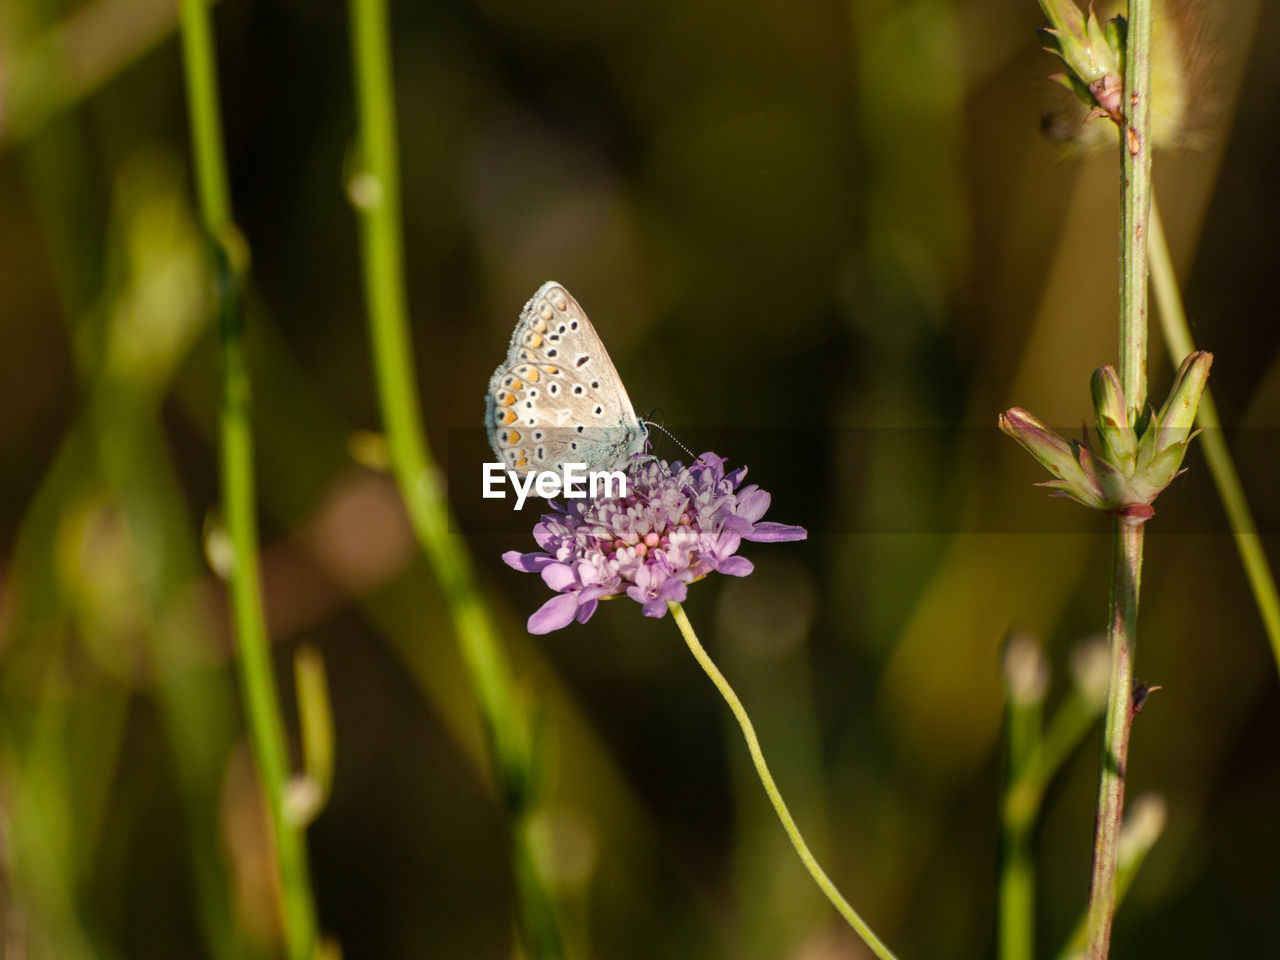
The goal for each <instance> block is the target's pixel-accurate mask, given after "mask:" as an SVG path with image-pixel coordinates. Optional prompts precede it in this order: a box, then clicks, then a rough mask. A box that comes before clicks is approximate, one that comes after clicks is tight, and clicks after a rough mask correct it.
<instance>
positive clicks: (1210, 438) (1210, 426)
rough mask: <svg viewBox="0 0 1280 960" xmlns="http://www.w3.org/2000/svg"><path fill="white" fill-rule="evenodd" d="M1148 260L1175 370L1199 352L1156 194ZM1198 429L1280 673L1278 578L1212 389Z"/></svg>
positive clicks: (1202, 403) (1204, 398) (1204, 400)
mask: <svg viewBox="0 0 1280 960" xmlns="http://www.w3.org/2000/svg"><path fill="white" fill-rule="evenodd" d="M1147 258H1148V260H1149V261H1150V264H1151V286H1152V289H1153V290H1154V292H1155V297H1156V306H1157V307H1158V308H1159V314H1160V324H1161V328H1162V330H1163V331H1164V339H1165V343H1166V344H1168V347H1169V358H1170V359H1171V360H1172V361H1173V365H1174V367H1177V366H1178V365H1179V364H1180V363H1182V358H1183V357H1185V356H1186V355H1187V354H1189V353H1190V352H1191V351H1192V350H1194V349H1195V344H1194V342H1193V341H1192V339H1191V331H1190V327H1189V326H1188V324H1187V314H1186V310H1185V309H1184V307H1183V303H1182V294H1181V293H1180V292H1179V290H1178V279H1177V276H1176V275H1175V274H1174V270H1173V257H1172V256H1171V255H1170V254H1169V244H1168V241H1167V240H1166V239H1165V233H1164V224H1163V223H1162V222H1161V219H1160V208H1159V206H1158V205H1157V204H1156V198H1155V194H1154V193H1152V195H1151V225H1150V230H1149V232H1148V246H1147ZM1196 423H1197V424H1198V425H1199V426H1200V427H1201V428H1202V429H1203V430H1204V433H1202V434H1201V435H1200V445H1201V449H1202V450H1203V451H1204V459H1205V462H1206V463H1207V464H1208V466H1209V474H1210V475H1211V476H1212V477H1213V484H1214V486H1215V487H1217V489H1218V499H1220V500H1221V501H1222V508H1223V510H1225V511H1226V514H1227V519H1228V521H1229V522H1230V523H1231V535H1232V536H1233V537H1234V538H1235V541H1236V549H1237V550H1238V551H1239V553H1240V560H1241V562H1242V563H1243V564H1244V572H1245V576H1246V577H1248V579H1249V587H1250V589H1251V590H1252V591H1253V600H1254V603H1255V604H1256V605H1257V607H1258V613H1259V614H1261V616H1262V624H1263V627H1264V628H1265V629H1266V631H1267V639H1268V640H1269V641H1270V643H1271V654H1272V657H1274V659H1275V661H1276V669H1277V670H1280V592H1278V591H1277V589H1276V580H1275V577H1274V576H1273V575H1272V573H1271V566H1270V564H1268V563H1267V555H1266V551H1264V550H1263V548H1262V538H1261V537H1259V536H1258V528H1257V525H1256V524H1255V523H1254V521H1253V512H1252V511H1251V510H1250V509H1249V501H1248V500H1247V499H1245V495H1244V487H1243V486H1242V485H1241V483H1240V475H1239V474H1238V473H1237V472H1236V466H1235V463H1234V462H1233V461H1232V459H1231V452H1230V451H1229V450H1228V449H1227V441H1226V437H1225V436H1224V435H1223V433H1222V422H1221V421H1220V420H1219V419H1218V408H1217V405H1216V404H1214V402H1213V396H1212V394H1211V393H1210V391H1209V389H1208V388H1207V387H1206V388H1205V391H1204V394H1203V395H1202V396H1201V397H1200V409H1199V411H1198V412H1197V414H1196Z"/></svg>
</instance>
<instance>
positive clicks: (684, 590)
mask: <svg viewBox="0 0 1280 960" xmlns="http://www.w3.org/2000/svg"><path fill="white" fill-rule="evenodd" d="M687 596H689V585H688V584H687V583H685V582H684V581H683V580H679V579H677V578H675V577H672V578H671V579H670V580H668V581H667V582H666V583H664V584H663V585H662V589H661V590H659V591H658V597H659V599H661V600H670V601H673V602H675V603H684V601H685V598H686V597H687Z"/></svg>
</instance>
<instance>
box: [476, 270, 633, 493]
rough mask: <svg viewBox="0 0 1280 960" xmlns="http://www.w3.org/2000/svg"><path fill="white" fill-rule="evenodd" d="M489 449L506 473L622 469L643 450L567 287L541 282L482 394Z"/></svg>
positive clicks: (613, 375)
mask: <svg viewBox="0 0 1280 960" xmlns="http://www.w3.org/2000/svg"><path fill="white" fill-rule="evenodd" d="M485 428H486V430H487V432H488V435H489V446H491V447H492V448H493V452H494V453H495V454H496V455H497V457H498V459H499V460H501V461H502V462H503V463H504V464H506V467H507V469H508V470H512V471H515V472H517V473H528V472H529V471H531V470H538V471H542V470H555V471H557V472H559V471H561V470H562V467H563V465H564V464H566V463H584V464H586V466H587V470H588V471H600V470H621V469H625V468H626V467H627V466H628V464H629V463H630V461H631V460H632V458H634V457H635V456H636V455H637V454H642V453H644V450H645V441H646V438H647V436H648V428H647V427H646V426H645V424H644V422H643V421H641V420H640V418H639V417H637V416H636V412H635V409H634V408H633V407H632V406H631V399H630V398H629V397H628V396H627V391H626V390H625V389H624V388H623V386H622V379H621V378H620V377H619V376H618V371H617V370H616V369H615V368H614V366H613V361H612V360H610V359H609V354H608V352H607V351H606V350H605V348H604V344H603V343H602V342H601V340H600V336H599V334H597V333H596V330H595V327H593V326H592V325H591V321H590V320H588V319H587V315H586V313H585V312H584V311H583V309H582V307H581V306H579V305H578V301H577V300H575V299H574V298H573V297H572V296H571V295H570V294H569V291H567V290H565V288H564V287H562V286H561V285H560V284H558V283H555V282H548V283H544V284H543V285H542V286H541V287H539V288H538V292H537V293H535V294H534V295H533V297H532V299H530V300H529V302H528V303H527V304H525V307H524V309H523V310H522V311H521V312H520V319H519V321H518V322H517V323H516V329H515V332H514V333H512V335H511V345H510V346H509V347H508V349H507V358H506V360H504V361H503V362H502V364H501V365H500V366H499V367H498V369H497V370H495V371H494V373H493V377H492V378H491V379H490V380H489V390H488V393H487V394H486V396H485Z"/></svg>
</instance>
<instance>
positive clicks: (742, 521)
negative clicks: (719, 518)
mask: <svg viewBox="0 0 1280 960" xmlns="http://www.w3.org/2000/svg"><path fill="white" fill-rule="evenodd" d="M754 519H755V518H754V517H752V518H750V519H748V518H747V517H744V516H742V515H741V514H736V513H730V514H726V515H725V517H724V522H723V524H722V527H721V529H723V530H724V531H725V532H726V533H736V534H737V535H738V536H740V537H745V536H746V535H747V534H749V533H750V532H751V528H752V523H751V521H752V520H754Z"/></svg>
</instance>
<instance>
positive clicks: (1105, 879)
mask: <svg viewBox="0 0 1280 960" xmlns="http://www.w3.org/2000/svg"><path fill="white" fill-rule="evenodd" d="M1151 17H1152V0H1130V3H1129V17H1128V40H1127V43H1126V46H1125V65H1124V99H1123V101H1122V102H1123V116H1124V129H1123V130H1122V131H1121V135H1120V158H1121V159H1120V166H1121V181H1122V188H1123V197H1122V200H1121V213H1120V251H1121V254H1120V257H1121V278H1120V378H1121V383H1122V384H1123V386H1124V393H1125V398H1126V401H1127V404H1128V407H1129V411H1130V416H1131V418H1132V420H1131V422H1134V421H1136V419H1137V417H1138V415H1139V414H1140V413H1141V412H1142V410H1143V408H1144V407H1145V405H1146V399H1147V233H1148V219H1149V211H1150V205H1151V135H1150V134H1151V131H1150V127H1151V124H1150V116H1151ZM1115 523H1116V530H1115V547H1114V555H1113V562H1112V569H1111V604H1110V606H1111V612H1110V616H1109V618H1108V623H1107V640H1108V643H1109V645H1110V648H1111V677H1110V686H1109V688H1108V692H1107V713H1106V719H1105V721H1104V724H1103V734H1102V758H1101V764H1100V767H1101V770H1100V773H1099V777H1098V781H1099V782H1098V806H1097V816H1096V820H1095V825H1094V841H1093V870H1092V879H1091V882H1090V887H1089V957H1090V960H1102V958H1105V957H1106V956H1107V955H1108V953H1109V951H1110V947H1111V921H1112V917H1113V916H1114V913H1115V881H1116V861H1117V851H1118V846H1119V841H1120V827H1121V823H1122V821H1123V817H1124V778H1125V767H1126V764H1127V762H1128V755H1129V732H1130V729H1131V727H1132V724H1133V714H1134V706H1133V655H1134V647H1135V644H1136V641H1137V627H1138V596H1139V591H1140V588H1141V584H1142V549H1143V525H1142V524H1141V523H1137V524H1135V523H1130V522H1126V520H1125V519H1123V518H1119V519H1117V520H1116V522H1115Z"/></svg>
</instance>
